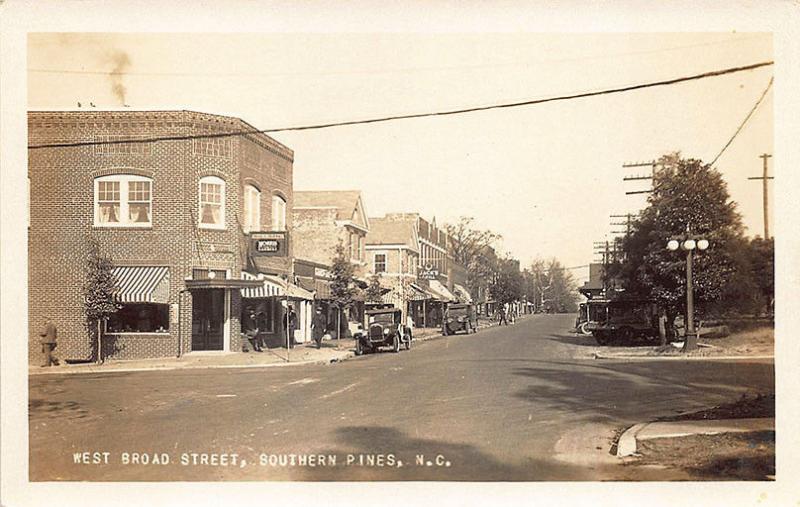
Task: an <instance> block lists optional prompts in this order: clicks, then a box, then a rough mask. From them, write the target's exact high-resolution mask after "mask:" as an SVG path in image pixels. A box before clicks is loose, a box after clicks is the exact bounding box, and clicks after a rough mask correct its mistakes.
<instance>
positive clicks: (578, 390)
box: [513, 361, 774, 424]
mask: <svg viewBox="0 0 800 507" xmlns="http://www.w3.org/2000/svg"><path fill="white" fill-rule="evenodd" d="M576 366H578V367H576ZM701 367H702V368H704V369H705V371H698V365H697V364H687V363H677V362H673V363H671V364H670V365H669V366H665V365H663V364H660V365H659V364H657V363H644V362H642V363H622V364H618V363H617V364H614V363H608V364H597V363H593V362H583V363H558V362H545V361H543V362H541V363H540V365H537V366H526V367H519V368H516V369H514V370H513V374H514V375H519V376H523V377H527V378H529V379H530V380H531V383H530V385H529V386H528V387H526V388H525V389H523V390H521V391H518V392H516V393H514V395H513V396H514V397H516V398H519V399H523V400H526V401H529V402H531V403H533V404H536V405H538V406H545V407H548V408H550V409H555V410H559V411H566V412H568V413H571V414H573V416H574V417H575V418H576V419H579V420H583V421H589V422H614V423H616V424H620V423H622V424H624V423H627V422H641V419H642V418H646V419H647V418H652V417H654V416H666V415H670V414H671V413H675V412H678V411H685V410H690V409H697V408H706V407H707V406H709V403H712V404H713V403H717V402H719V401H720V400H735V399H737V398H738V396H740V395H741V393H742V392H743V391H746V390H755V391H759V390H762V391H774V369H772V367H770V366H769V365H765V366H764V367H761V368H757V369H755V370H752V371H753V373H751V375H752V376H751V377H750V378H741V377H742V376H741V375H734V374H732V373H736V370H735V369H736V365H731V364H726V363H712V362H709V363H707V364H706V365H704V366H701ZM728 368H732V369H731V370H730V371H725V370H726V369H728ZM719 378H726V379H731V380H730V381H728V382H725V383H723V382H720V381H719V380H718V379H719ZM753 380H758V382H757V383H755V384H754V385H753V383H752V381H753ZM759 384H760V385H761V386H762V387H761V388H759V387H758V385H759ZM751 385H752V387H750V386H751Z"/></svg>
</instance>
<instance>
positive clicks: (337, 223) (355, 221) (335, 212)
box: [292, 190, 370, 277]
mask: <svg viewBox="0 0 800 507" xmlns="http://www.w3.org/2000/svg"><path fill="white" fill-rule="evenodd" d="M292 220H293V224H294V228H293V230H292V238H293V241H294V248H295V251H294V254H295V257H297V258H299V259H306V260H310V261H313V262H316V263H319V264H323V265H328V266H330V264H331V260H332V259H333V257H334V249H335V248H336V246H337V245H338V244H339V243H341V244H342V246H344V249H345V252H346V254H347V255H348V256H349V257H350V260H351V262H352V263H353V266H354V267H355V271H356V276H359V277H361V276H363V275H364V274H365V273H366V265H367V262H366V257H365V254H364V241H365V237H366V235H367V234H368V233H369V228H370V223H369V219H368V218H367V214H366V212H365V211H364V203H363V202H362V199H361V192H359V191H358V190H322V191H297V192H295V193H294V205H293V207H292Z"/></svg>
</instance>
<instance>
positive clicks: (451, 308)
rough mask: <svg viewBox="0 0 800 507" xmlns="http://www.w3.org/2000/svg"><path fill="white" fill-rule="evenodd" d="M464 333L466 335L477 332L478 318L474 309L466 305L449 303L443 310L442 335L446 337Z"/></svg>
mask: <svg viewBox="0 0 800 507" xmlns="http://www.w3.org/2000/svg"><path fill="white" fill-rule="evenodd" d="M459 331H464V332H465V333H467V334H470V333H476V332H477V331H478V316H477V314H476V312H475V307H474V306H473V305H471V304H467V303H450V304H449V305H447V308H445V310H444V319H443V320H442V334H443V335H445V336H447V335H450V334H456V333H457V332H459Z"/></svg>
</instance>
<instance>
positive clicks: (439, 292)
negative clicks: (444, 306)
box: [428, 280, 458, 301]
mask: <svg viewBox="0 0 800 507" xmlns="http://www.w3.org/2000/svg"><path fill="white" fill-rule="evenodd" d="M428 284H429V289H430V292H432V293H433V294H434V295H436V299H438V300H440V301H457V300H458V298H456V297H455V296H454V295H453V293H452V292H450V291H449V290H447V287H445V286H444V285H442V283H441V282H440V281H439V280H428Z"/></svg>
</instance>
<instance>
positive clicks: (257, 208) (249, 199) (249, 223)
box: [244, 185, 261, 232]
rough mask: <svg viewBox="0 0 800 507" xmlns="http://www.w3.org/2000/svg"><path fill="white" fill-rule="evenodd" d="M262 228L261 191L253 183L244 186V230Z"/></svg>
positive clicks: (249, 230)
mask: <svg viewBox="0 0 800 507" xmlns="http://www.w3.org/2000/svg"><path fill="white" fill-rule="evenodd" d="M260 229H261V192H259V191H258V189H257V188H256V187H254V186H253V185H246V186H245V187H244V232H251V231H258V230H260Z"/></svg>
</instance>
